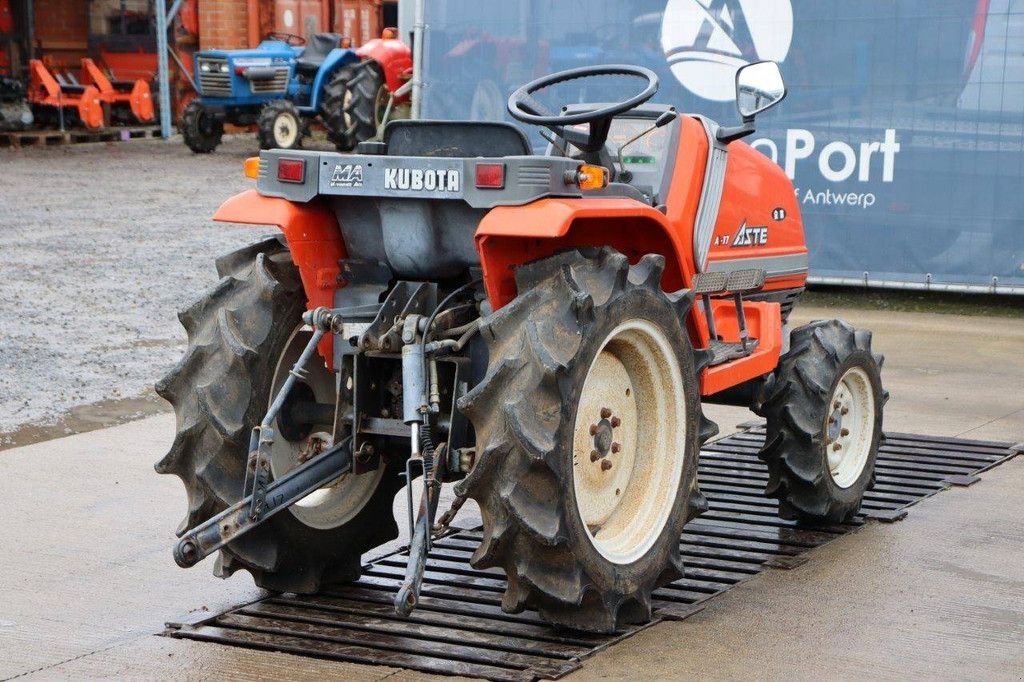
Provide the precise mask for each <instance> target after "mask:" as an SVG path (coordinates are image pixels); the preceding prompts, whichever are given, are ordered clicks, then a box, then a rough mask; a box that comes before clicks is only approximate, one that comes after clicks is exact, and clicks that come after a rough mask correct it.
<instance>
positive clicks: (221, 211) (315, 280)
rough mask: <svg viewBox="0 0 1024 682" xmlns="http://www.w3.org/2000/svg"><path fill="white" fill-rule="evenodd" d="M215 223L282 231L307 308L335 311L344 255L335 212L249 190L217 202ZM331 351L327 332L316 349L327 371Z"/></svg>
mask: <svg viewBox="0 0 1024 682" xmlns="http://www.w3.org/2000/svg"><path fill="white" fill-rule="evenodd" d="M213 219H214V220H216V221H218V222H222V223H243V224H248V225H275V226H277V227H278V228H280V229H281V232H283V233H284V236H285V239H286V240H287V241H288V248H289V250H290V251H291V254H292V260H293V261H294V263H295V265H296V267H298V269H299V277H301V278H302V288H303V289H304V290H305V292H306V301H307V303H306V308H308V309H309V310H312V309H313V308H318V307H321V306H323V307H327V308H332V307H334V292H335V290H336V289H337V288H338V287H339V286H340V284H339V281H338V275H339V274H340V272H341V270H340V268H339V266H338V261H340V260H342V259H343V258H345V257H346V251H345V244H344V242H343V241H342V239H341V230H339V229H338V220H337V218H336V217H335V215H334V212H333V211H331V210H330V209H328V208H327V207H326V206H324V205H323V204H320V203H317V202H310V203H308V204H294V203H292V202H290V201H288V200H286V199H278V198H275V197H265V196H263V195H261V194H259V193H258V192H257V191H256V190H254V189H250V190H246V191H245V192H242V193H241V194H236V195H235V196H233V197H231V198H230V199H228V200H227V201H225V202H224V203H223V204H221V206H220V208H218V209H217V212H216V213H215V214H214V215H213ZM333 349H334V338H333V336H332V335H330V334H328V335H326V336H325V337H324V339H323V341H321V342H320V346H319V349H318V350H319V351H320V355H322V356H323V358H324V361H325V362H326V363H327V366H328V367H333V361H334V356H333Z"/></svg>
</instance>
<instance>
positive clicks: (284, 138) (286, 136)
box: [274, 112, 299, 149]
mask: <svg viewBox="0 0 1024 682" xmlns="http://www.w3.org/2000/svg"><path fill="white" fill-rule="evenodd" d="M298 136H299V122H298V121H296V120H295V117H294V116H292V115H291V114H289V113H287V112H282V113H280V114H278V115H277V116H276V117H275V118H274V141H275V142H276V143H277V146H278V147H281V148H282V149H288V148H290V147H291V146H292V145H294V144H295V138H297V137H298Z"/></svg>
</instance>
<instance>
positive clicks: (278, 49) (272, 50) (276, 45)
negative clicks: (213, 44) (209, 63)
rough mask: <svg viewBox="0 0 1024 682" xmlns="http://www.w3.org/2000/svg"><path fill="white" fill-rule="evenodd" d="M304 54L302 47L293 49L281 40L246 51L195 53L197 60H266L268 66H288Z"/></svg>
mask: <svg viewBox="0 0 1024 682" xmlns="http://www.w3.org/2000/svg"><path fill="white" fill-rule="evenodd" d="M300 54H302V48H301V47H292V46H290V45H288V44H287V43H284V42H282V41H280V40H264V41H263V42H262V43H260V44H259V45H258V46H257V47H253V48H248V49H244V50H203V51H201V52H196V53H195V59H196V60H199V59H202V58H212V59H230V60H232V61H235V60H238V59H246V60H250V59H252V60H266V65H267V66H269V65H271V64H287V63H288V62H290V61H293V60H294V59H295V58H296V57H298V56H299V55H300Z"/></svg>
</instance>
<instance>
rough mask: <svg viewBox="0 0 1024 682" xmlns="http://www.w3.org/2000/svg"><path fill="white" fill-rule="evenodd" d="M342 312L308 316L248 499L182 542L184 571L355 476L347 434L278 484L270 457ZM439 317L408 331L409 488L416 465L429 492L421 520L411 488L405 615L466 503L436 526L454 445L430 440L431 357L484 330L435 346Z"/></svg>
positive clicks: (259, 451)
mask: <svg viewBox="0 0 1024 682" xmlns="http://www.w3.org/2000/svg"><path fill="white" fill-rule="evenodd" d="M468 287H469V285H467V287H464V288H463V289H460V290H458V291H456V292H453V295H452V296H454V295H456V294H458V293H462V292H463V291H464V290H465V289H466V288H468ZM449 298H451V297H449ZM446 302H447V301H445V302H442V304H441V305H440V306H438V307H437V310H440V309H441V308H443V307H444V304H445V303H446ZM437 310H435V314H436V312H437ZM341 312H342V311H341V310H337V311H332V310H329V309H327V308H317V309H315V310H312V311H309V312H306V313H305V314H304V315H303V317H302V319H303V322H304V323H305V324H306V325H309V326H310V327H312V329H313V334H312V336H311V337H310V339H309V341H308V343H307V344H306V347H305V348H304V349H303V351H302V353H301V355H300V356H299V358H298V360H297V361H296V362H295V364H294V366H293V367H292V368H291V370H290V371H289V373H288V377H287V379H286V380H285V382H284V383H283V384H282V386H281V388H280V390H279V391H278V392H277V395H276V396H275V397H274V401H273V403H271V405H270V409H269V410H268V411H267V414H266V416H265V417H264V418H263V420H262V421H261V422H260V424H259V425H258V426H256V427H255V428H253V430H252V433H251V435H250V439H249V457H248V461H247V465H246V474H245V483H244V487H243V491H242V499H240V500H239V501H238V502H236V503H235V504H234V505H232V506H231V507H229V508H228V509H226V510H224V511H223V512H221V513H220V514H217V515H216V516H214V517H212V518H210V519H208V520H207V521H206V522H204V523H202V524H200V525H199V526H196V527H195V528H192V529H190V530H188V531H187V532H186V533H185V534H183V535H182V536H181V538H180V539H179V540H178V543H177V544H176V545H175V547H174V560H175V561H176V562H177V563H178V565H179V566H181V567H183V568H188V567H191V566H194V565H195V564H197V563H199V562H200V561H201V560H202V559H204V558H206V557H207V556H209V555H210V554H212V553H213V552H215V551H217V550H218V549H220V548H222V547H224V546H225V545H227V544H228V543H230V542H232V541H234V540H237V539H238V538H239V537H241V536H242V535H244V534H245V533H248V532H249V531H251V530H253V529H254V528H257V527H259V526H260V525H262V524H263V523H265V522H266V521H267V520H268V519H270V518H271V517H273V516H274V515H275V514H277V513H278V512H280V511H282V510H284V509H287V508H288V507H290V506H292V505H293V504H295V503H296V502H299V501H300V500H302V499H303V498H304V497H306V496H307V495H309V494H310V493H312V492H314V491H316V490H318V489H320V488H323V487H326V486H329V485H331V484H332V483H333V482H334V481H336V480H337V479H338V478H340V477H341V476H343V475H345V474H347V473H349V472H351V471H353V467H354V460H355V457H354V455H353V452H352V442H353V439H352V437H351V436H347V437H345V438H342V439H340V441H339V442H337V443H336V444H334V445H333V446H330V447H328V448H327V449H325V450H324V451H322V452H320V453H319V454H316V455H315V456H313V457H311V458H310V459H308V460H307V461H305V462H302V463H300V464H299V465H298V466H296V467H295V468H293V469H291V470H290V471H288V472H287V473H286V474H284V475H283V476H280V477H279V478H277V479H276V480H273V481H272V480H270V479H271V460H270V453H271V448H272V446H273V443H274V439H275V438H276V436H277V434H276V433H275V430H274V423H275V420H276V419H277V417H278V414H279V413H280V412H281V411H282V409H284V408H285V405H286V404H287V399H288V396H289V393H290V391H291V389H292V387H293V386H294V385H295V383H296V382H297V381H300V380H303V379H304V378H305V377H306V369H305V368H306V365H307V364H308V363H309V361H310V359H311V358H312V357H313V355H315V353H316V349H317V346H318V344H319V343H320V341H321V340H322V339H323V337H324V335H325V334H327V333H341V331H342V328H343V323H342V315H341V314H340V313H341ZM433 317H434V315H431V316H429V317H423V316H419V315H416V316H411V322H412V325H410V328H409V329H406V330H403V341H405V345H403V347H402V384H403V421H404V422H405V423H406V424H408V425H409V437H410V441H411V452H410V456H409V458H408V459H407V460H406V464H405V478H406V481H407V482H411V481H412V479H413V471H414V467H416V466H418V467H419V468H420V470H421V472H422V478H423V492H422V495H421V498H420V502H419V505H418V506H417V507H416V509H417V511H416V512H415V515H414V512H413V508H414V504H413V493H412V486H411V485H407V486H406V491H407V492H406V495H407V504H408V512H409V513H408V523H409V534H410V537H411V538H412V540H411V543H410V549H409V554H410V560H409V564H408V567H407V569H406V576H405V580H404V581H403V584H402V586H401V588H400V589H399V591H398V593H397V594H396V595H395V610H396V611H397V612H398V613H399V614H401V615H408V614H409V613H411V612H412V610H413V609H414V608H415V607H416V604H417V603H418V601H419V593H420V588H421V585H422V583H423V572H424V569H425V566H426V557H427V553H428V552H429V551H430V544H431V537H432V534H433V533H435V532H437V533H441V532H443V531H444V529H445V528H447V525H448V523H450V522H451V519H452V517H453V516H454V515H455V513H457V511H458V509H459V508H460V507H461V502H462V500H461V499H456V501H455V504H453V506H452V509H451V510H450V511H449V512H448V513H446V514H445V515H444V517H443V519H442V521H441V523H440V524H437V525H436V526H435V523H434V519H435V516H436V514H437V508H438V502H439V499H440V492H441V481H442V480H445V476H446V471H447V469H448V461H447V460H448V457H447V446H446V444H441V445H439V446H438V447H436V448H435V446H434V444H433V441H432V438H431V436H430V427H431V422H430V415H431V405H432V404H435V403H437V397H436V395H435V394H436V391H437V389H436V385H437V379H436V367H435V365H434V363H433V362H431V356H432V355H433V354H434V353H437V352H439V351H442V350H452V349H454V350H461V348H462V346H463V345H464V344H465V341H466V338H467V337H468V336H470V335H472V333H475V332H476V330H477V328H478V327H477V324H476V323H473V324H471V325H468V326H469V327H471V329H470V330H469V332H468V333H466V334H464V335H463V337H462V338H460V339H459V340H453V339H442V340H439V341H433V342H429V343H428V342H427V340H426V335H425V334H422V331H424V330H425V329H429V327H430V324H431V322H432V321H433V319H432V318H433ZM420 327H423V329H422V330H421V329H420Z"/></svg>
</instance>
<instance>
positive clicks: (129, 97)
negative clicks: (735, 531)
mask: <svg viewBox="0 0 1024 682" xmlns="http://www.w3.org/2000/svg"><path fill="white" fill-rule="evenodd" d="M82 81H83V82H84V83H86V84H87V85H92V86H94V87H95V88H96V89H97V90H99V92H100V99H101V100H102V101H103V102H104V103H105V104H108V105H110V106H111V107H115V106H120V107H127V108H129V109H130V110H131V112H132V116H133V117H134V118H135V120H136V121H138V122H139V123H150V122H152V121H153V119H154V118H155V112H154V110H153V97H152V95H151V93H150V90H149V83H147V82H146V81H145V80H143V79H141V78H140V79H138V80H134V81H119V80H111V79H110V78H108V77H107V74H105V73H104V72H103V70H102V69H100V67H99V66H97V65H96V62H94V61H93V60H91V59H89V58H88V57H86V58H84V59H82Z"/></svg>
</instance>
